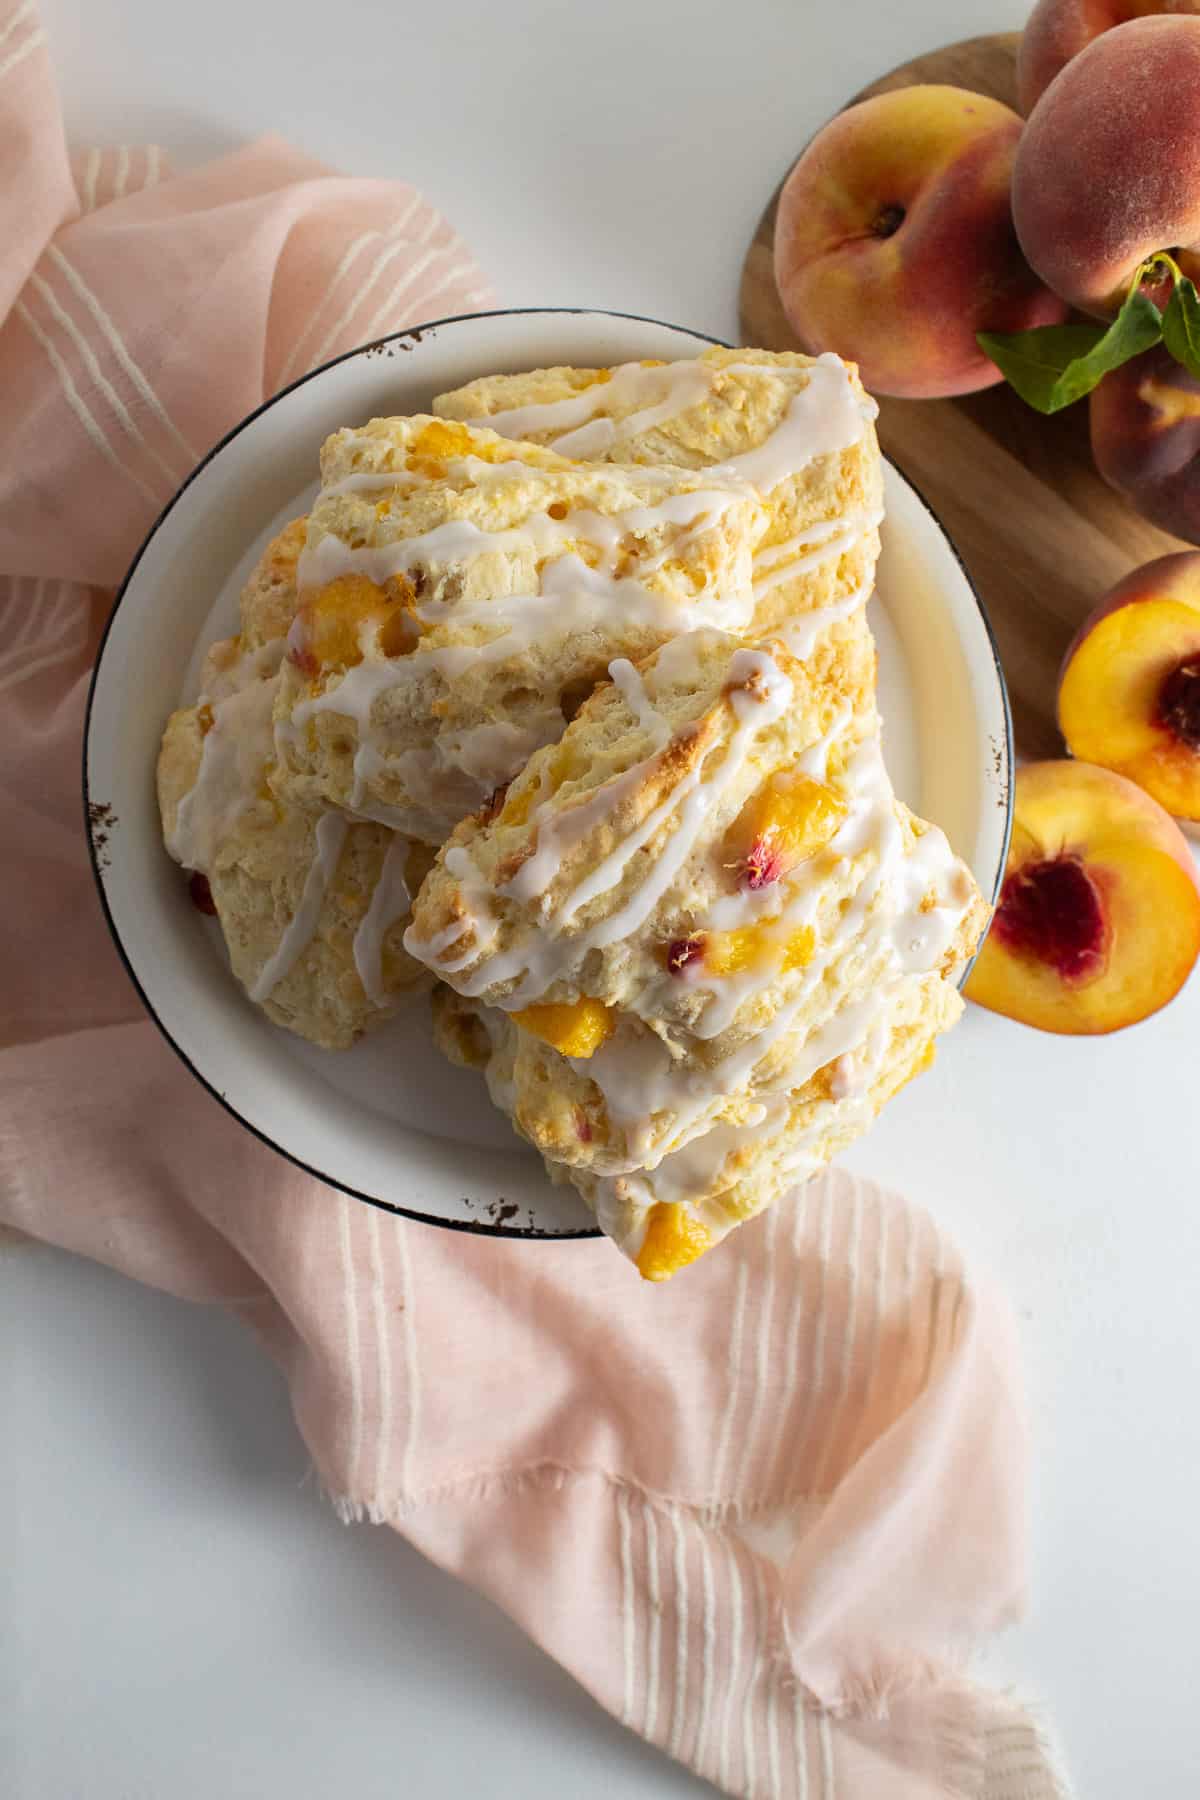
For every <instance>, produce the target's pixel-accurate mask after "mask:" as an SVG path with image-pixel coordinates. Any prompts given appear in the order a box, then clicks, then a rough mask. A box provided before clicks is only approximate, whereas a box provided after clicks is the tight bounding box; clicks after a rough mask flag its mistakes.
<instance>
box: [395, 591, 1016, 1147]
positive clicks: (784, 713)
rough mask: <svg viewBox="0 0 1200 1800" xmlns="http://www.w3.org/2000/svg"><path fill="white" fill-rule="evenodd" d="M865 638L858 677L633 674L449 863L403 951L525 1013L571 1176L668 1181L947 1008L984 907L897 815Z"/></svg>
mask: <svg viewBox="0 0 1200 1800" xmlns="http://www.w3.org/2000/svg"><path fill="white" fill-rule="evenodd" d="M861 632H862V636H863V639H864V640H865V649H864V652H863V653H862V655H861V656H860V658H859V660H858V661H857V662H854V661H847V659H846V654H845V650H844V648H839V647H835V646H834V645H833V644H832V643H831V642H829V641H826V642H825V643H823V645H822V646H820V647H818V649H817V651H815V652H814V654H813V656H811V657H810V658H809V659H808V660H807V661H806V662H803V663H800V662H797V661H796V660H795V659H794V658H792V657H791V656H790V655H789V653H788V652H787V650H786V649H785V648H784V647H783V646H782V645H780V644H776V643H772V644H769V645H767V646H763V647H759V648H751V647H747V646H745V645H741V644H739V643H737V642H736V641H735V640H732V639H730V638H728V637H726V636H724V635H722V634H719V633H696V634H693V635H692V636H690V637H687V638H680V639H676V640H675V641H674V642H673V643H671V644H669V645H667V646H665V647H664V648H663V649H662V650H661V651H659V652H658V653H657V654H656V655H655V656H654V657H653V658H651V659H650V660H649V661H648V662H647V663H646V664H645V665H644V666H643V667H642V669H641V670H640V671H638V670H635V669H633V668H632V666H630V665H623V666H622V665H616V666H615V667H614V671H613V675H614V681H613V684H612V685H610V686H605V687H602V688H601V689H599V690H598V691H597V693H596V694H595V695H594V696H593V697H592V699H591V700H589V701H588V702H587V704H586V705H585V706H584V707H583V708H582V709H581V711H580V713H579V715H578V717H577V718H576V719H575V721H574V722H573V724H572V725H571V727H570V728H569V729H568V731H567V732H566V733H565V735H564V737H563V739H562V741H561V743H560V744H559V745H558V746H557V747H556V749H554V750H551V751H542V752H539V753H538V755H537V756H535V757H534V758H533V759H532V760H531V762H530V764H529V766H528V768H527V769H526V770H525V771H524V772H523V774H522V775H521V776H520V778H519V779H518V780H517V781H515V782H514V783H513V784H512V786H511V787H510V788H509V790H508V793H507V796H506V797H505V799H504V802H503V805H502V806H501V807H500V808H499V809H498V810H497V811H495V812H494V814H484V815H482V816H480V817H479V818H476V819H473V820H467V821H464V822H463V824H462V825H461V826H460V827H459V828H458V830H457V831H456V832H455V833H454V836H453V837H452V838H451V839H450V841H449V842H448V844H447V845H446V846H445V847H444V849H443V851H442V852H441V854H440V856H439V858H438V861H437V864H436V865H435V867H434V869H433V870H432V872H431V873H430V875H429V877H428V878H427V879H426V881H425V883H424V885H423V887H422V889H421V892H420V894H419V895H418V898H417V903H416V906H415V909H414V916H413V924H412V926H411V927H410V929H409V931H408V933H407V934H406V938H405V943H406V946H407V948H408V949H409V950H410V952H411V953H412V954H414V955H415V956H417V957H419V958H421V959H422V960H424V961H426V962H427V963H428V964H429V966H430V967H431V969H433V971H434V972H435V973H436V974H437V975H438V976H439V977H440V978H441V979H442V980H443V981H445V982H447V983H448V984H449V985H450V986H452V987H453V988H455V989H456V990H457V991H458V992H459V993H461V994H463V995H465V996H467V997H468V998H472V999H479V1000H482V1001H484V1002H485V1003H487V1004H488V1005H491V1006H499V1007H501V1008H503V1009H504V1011H505V1012H507V1013H508V1014H509V1015H511V1017H512V1018H513V1020H514V1021H515V1024H516V1026H517V1027H518V1028H519V1029H518V1030H517V1032H516V1036H515V1040H514V1044H513V1047H512V1057H511V1061H512V1070H511V1106H510V1111H511V1113H512V1116H513V1118H514V1122H515V1123H516V1125H517V1127H518V1129H519V1130H520V1131H521V1132H522V1133H523V1135H525V1136H526V1137H527V1138H529V1140H530V1141H531V1142H532V1143H534V1144H535V1145H536V1146H537V1148H538V1149H539V1150H541V1151H542V1152H543V1153H544V1154H545V1155H546V1156H547V1157H549V1158H551V1159H552V1160H553V1161H555V1162H559V1163H564V1164H569V1165H571V1166H572V1168H573V1169H576V1170H586V1171H588V1172H589V1173H590V1174H591V1175H594V1176H616V1175H625V1174H632V1173H634V1172H637V1171H641V1170H650V1171H653V1170H654V1169H655V1168H656V1166H657V1165H658V1164H660V1163H661V1162H662V1160H663V1158H665V1157H668V1156H670V1155H672V1154H673V1153H674V1152H677V1151H679V1150H681V1149H682V1148H683V1147H684V1146H685V1145H687V1144H689V1143H690V1142H691V1141H692V1140H693V1139H694V1138H697V1137H699V1136H701V1135H702V1134H703V1133H705V1132H706V1131H708V1130H710V1129H711V1128H712V1127H713V1126H714V1125H717V1124H723V1125H726V1126H729V1127H737V1128H740V1127H749V1126H753V1125H754V1124H755V1123H756V1122H757V1121H758V1120H759V1119H761V1117H762V1105H763V1100H764V1096H765V1095H776V1094H778V1093H779V1092H780V1091H781V1090H788V1091H791V1090H800V1089H803V1088H804V1087H805V1085H806V1084H807V1083H808V1082H809V1081H811V1080H812V1079H814V1078H815V1077H816V1076H818V1075H819V1073H820V1071H821V1070H822V1069H823V1068H824V1067H825V1066H826V1065H827V1064H828V1063H829V1062H830V1061H831V1060H833V1059H835V1058H836V1057H837V1056H841V1055H845V1054H851V1053H857V1051H858V1049H859V1048H860V1046H861V1043H862V1041H865V1039H866V1038H867V1037H868V1035H869V1033H870V1031H871V1030H872V1029H873V1027H874V1025H875V1024H876V1022H877V1019H878V1016H879V1014H880V1012H881V1010H882V1009H883V1008H884V1007H885V1006H886V1005H890V1004H893V1003H894V1004H900V1002H901V999H902V991H901V990H902V989H903V988H904V987H905V986H906V985H907V986H911V985H913V984H917V985H920V984H921V983H926V984H927V985H930V986H931V988H932V989H933V990H934V991H935V992H936V990H938V989H939V988H945V989H946V991H947V993H949V994H951V995H952V994H953V983H954V981H955V979H956V977H957V975H958V973H959V972H960V970H961V968H962V966H963V964H964V963H965V960H966V958H967V957H968V956H969V955H970V953H971V950H972V949H973V947H974V945H975V942H976V941H977V939H978V936H979V934H980V932H981V930H982V927H983V923H984V920H985V918H986V908H985V906H984V904H983V902H982V900H981V898H980V896H979V894H978V892H977V890H976V888H975V885H974V883H973V881H972V880H971V877H970V875H969V873H968V871H967V870H966V868H965V866H964V865H963V864H962V863H960V862H959V861H958V859H957V858H956V857H954V855H953V854H952V852H951V851H950V848H949V846H948V845H947V843H946V840H945V838H944V836H943V835H942V833H941V832H940V831H938V830H937V829H936V828H935V827H932V826H928V825H925V824H924V823H923V822H922V821H920V820H918V819H915V818H914V817H913V815H912V814H911V813H910V812H909V811H908V809H907V808H906V807H904V806H903V805H902V804H901V803H900V802H898V801H897V800H896V799H895V796H894V795H893V793H892V789H891V785H890V783H889V781H888V778H887V774H886V771H885V769H884V765H883V759H882V752H881V747H880V742H879V731H878V719H877V716H876V713H875V710H874V704H873V694H872V687H873V683H872V673H873V664H872V659H871V654H870V638H869V634H868V633H867V632H866V627H865V624H862V625H861ZM823 659H824V660H823ZM948 1005H949V1006H950V1008H951V1010H953V1007H954V1005H955V1001H954V1000H951V1001H950V1002H948ZM940 1006H941V1001H940V1000H938V1002H937V1005H936V1006H935V1011H937V1009H938V1007H940ZM939 1017H940V1014H939Z"/></svg>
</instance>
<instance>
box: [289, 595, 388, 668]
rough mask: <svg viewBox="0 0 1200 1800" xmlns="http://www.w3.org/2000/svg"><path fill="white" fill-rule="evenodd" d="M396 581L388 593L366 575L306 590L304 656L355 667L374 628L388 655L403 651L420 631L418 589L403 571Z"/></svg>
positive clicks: (330, 664) (323, 663)
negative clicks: (415, 615)
mask: <svg viewBox="0 0 1200 1800" xmlns="http://www.w3.org/2000/svg"><path fill="white" fill-rule="evenodd" d="M391 586H392V589H393V591H391V592H389V591H388V589H387V588H382V587H380V586H379V585H378V583H377V582H374V581H371V580H370V579H369V578H368V577H367V576H366V575H339V576H338V577H337V579H336V580H334V581H330V582H328V583H327V584H326V585H325V586H324V587H322V588H317V589H316V590H315V591H314V592H312V593H310V594H306V595H305V597H304V601H303V605H302V607H301V612H300V619H301V628H302V631H303V645H304V656H305V658H306V659H310V660H311V662H312V663H314V664H315V665H316V666H317V667H318V668H343V669H350V668H353V667H354V665H355V664H356V663H360V662H361V661H362V659H363V649H364V638H365V637H366V634H367V633H368V632H369V631H371V630H373V631H374V632H375V637H376V643H377V645H378V647H379V649H380V650H382V652H383V654H384V655H385V656H403V655H404V654H405V652H406V651H407V650H409V649H410V648H411V647H412V643H413V639H414V636H415V632H414V628H413V622H412V615H411V612H410V610H409V608H410V606H411V602H412V599H413V592H412V588H411V587H410V585H409V584H408V582H407V581H405V579H404V577H403V576H399V577H397V578H396V579H395V581H394V582H393V583H392V584H391Z"/></svg>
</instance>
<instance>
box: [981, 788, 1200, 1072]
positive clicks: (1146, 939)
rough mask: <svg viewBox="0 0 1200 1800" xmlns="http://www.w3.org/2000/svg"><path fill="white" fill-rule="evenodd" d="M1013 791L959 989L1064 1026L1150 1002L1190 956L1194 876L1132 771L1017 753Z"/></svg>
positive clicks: (1174, 988)
mask: <svg viewBox="0 0 1200 1800" xmlns="http://www.w3.org/2000/svg"><path fill="white" fill-rule="evenodd" d="M1015 801H1016V805H1015V816H1014V821H1013V838H1012V847H1011V849H1010V851H1009V856H1008V867H1007V870H1006V871H1005V876H1004V886H1003V887H1002V889H1001V891H1000V902H999V905H998V906H997V908H996V913H995V916H994V918H993V920H992V926H991V930H990V931H989V933H988V935H987V938H986V940H985V942H984V946H983V949H982V950H981V951H980V953H979V957H978V960H977V961H976V964H975V967H974V968H973V969H972V971H971V976H970V979H969V981H968V982H967V988H966V991H967V994H968V996H969V997H970V998H971V999H972V1000H974V1001H977V1002H978V1004H979V1005H980V1006H986V1007H988V1008H990V1009H991V1011H992V1012H998V1013H1004V1014H1005V1015H1006V1016H1007V1017H1008V1018H1010V1019H1019V1020H1020V1021H1021V1022H1022V1023H1023V1024H1026V1025H1035V1026H1037V1028H1038V1029H1039V1030H1041V1031H1056V1032H1063V1033H1068V1034H1071V1035H1077V1036H1078V1035H1091V1034H1096V1033H1101V1032H1108V1031H1118V1030H1120V1028H1121V1027H1122V1026H1124V1025H1133V1024H1135V1023H1136V1022H1137V1021H1138V1020H1139V1019H1144V1018H1146V1017H1147V1016H1148V1015H1149V1014H1150V1013H1153V1012H1157V1011H1158V1009H1159V1008H1160V1007H1162V1006H1165V1005H1166V1004H1167V1002H1168V1000H1170V999H1172V998H1173V997H1174V996H1175V995H1176V994H1177V993H1178V992H1179V989H1180V988H1181V987H1182V986H1183V984H1184V982H1185V981H1186V980H1187V978H1188V974H1189V972H1190V971H1191V969H1192V966H1193V964H1194V963H1195V961H1196V957H1197V954H1200V880H1198V879H1197V876H1196V866H1195V864H1194V862H1193V861H1192V854H1191V851H1190V849H1189V848H1188V844H1187V840H1186V839H1185V838H1184V836H1183V833H1182V832H1181V831H1180V829H1179V827H1178V825H1176V823H1175V821H1174V820H1173V819H1171V818H1170V817H1169V816H1168V815H1167V814H1166V813H1165V812H1164V811H1163V809H1162V807H1161V806H1159V804H1158V802H1157V801H1155V800H1152V799H1151V798H1150V796H1149V795H1148V794H1144V793H1143V792H1142V790H1141V788H1139V787H1135V786H1134V784H1133V782H1132V781H1126V779H1125V777H1124V776H1123V775H1115V774H1114V773H1113V772H1112V770H1111V769H1097V768H1093V767H1092V766H1091V765H1090V764H1089V763H1079V762H1044V763H1029V764H1027V765H1026V766H1025V767H1024V768H1022V769H1019V770H1018V771H1017V779H1016V794H1015Z"/></svg>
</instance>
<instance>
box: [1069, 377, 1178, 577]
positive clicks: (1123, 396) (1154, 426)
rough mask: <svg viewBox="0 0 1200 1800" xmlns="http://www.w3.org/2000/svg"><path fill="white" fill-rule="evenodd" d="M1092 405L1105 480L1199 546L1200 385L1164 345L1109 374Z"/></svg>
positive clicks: (1099, 462) (1099, 464) (1166, 528)
mask: <svg viewBox="0 0 1200 1800" xmlns="http://www.w3.org/2000/svg"><path fill="white" fill-rule="evenodd" d="M1088 404H1089V408H1090V421H1091V432H1092V455H1093V457H1094V458H1095V462H1096V467H1097V469H1099V471H1100V473H1101V475H1103V477H1104V479H1105V481H1107V482H1108V483H1109V485H1110V486H1111V487H1115V488H1116V489H1117V491H1118V492H1119V493H1122V494H1124V495H1125V497H1126V499H1127V500H1129V501H1130V502H1131V503H1132V504H1133V505H1134V506H1136V508H1137V510H1138V511H1139V512H1140V513H1141V514H1142V515H1143V516H1144V517H1145V518H1147V519H1150V520H1151V521H1152V522H1153V523H1154V524H1155V525H1158V526H1161V528H1162V530H1163V531H1170V532H1173V533H1174V534H1175V536H1176V537H1181V538H1187V539H1188V541H1189V542H1190V543H1193V544H1200V380H1197V378H1196V377H1195V376H1194V375H1189V374H1188V372H1187V370H1186V369H1184V368H1182V367H1181V366H1180V364H1179V363H1177V362H1176V361H1175V359H1174V357H1173V356H1171V355H1169V354H1168V352H1167V351H1166V350H1164V349H1162V347H1161V346H1159V347H1156V348H1155V349H1153V350H1147V351H1145V352H1144V353H1143V354H1142V355H1141V356H1135V357H1134V359H1133V361H1132V362H1127V363H1125V364H1123V366H1122V367H1121V368H1119V369H1114V371H1113V373H1112V374H1111V375H1106V376H1105V378H1104V380H1103V381H1102V382H1101V383H1100V386H1099V387H1098V388H1097V389H1096V390H1095V392H1094V393H1093V395H1092V397H1091V400H1090V401H1089V403H1088Z"/></svg>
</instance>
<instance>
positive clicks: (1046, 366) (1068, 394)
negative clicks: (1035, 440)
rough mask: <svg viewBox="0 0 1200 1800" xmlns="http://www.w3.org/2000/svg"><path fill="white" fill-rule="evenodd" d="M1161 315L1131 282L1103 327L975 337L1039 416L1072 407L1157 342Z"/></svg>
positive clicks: (1049, 328)
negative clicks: (1113, 372) (1120, 301)
mask: <svg viewBox="0 0 1200 1800" xmlns="http://www.w3.org/2000/svg"><path fill="white" fill-rule="evenodd" d="M1162 335H1163V320H1162V314H1161V313H1160V312H1159V310H1158V308H1157V306H1155V304H1154V302H1153V301H1152V300H1148V299H1147V298H1146V296H1145V294H1143V293H1141V291H1140V290H1139V288H1138V287H1137V285H1136V284H1135V285H1134V286H1133V287H1131V288H1130V291H1129V293H1128V294H1127V295H1126V297H1125V302H1124V304H1123V306H1122V307H1121V310H1120V312H1119V313H1118V314H1117V316H1116V318H1115V319H1114V320H1113V322H1112V324H1111V325H1109V326H1108V327H1107V329H1106V328H1105V327H1104V326H1102V325H1041V326H1038V327H1037V328H1036V329H1035V330H1033V331H1015V332H1010V333H1005V334H1000V333H996V332H990V331H981V332H979V333H978V342H979V346H980V349H981V350H983V352H984V353H985V355H987V356H990V357H991V359H992V361H993V362H994V363H995V365H996V367H997V368H998V369H999V370H1000V372H1001V374H1002V375H1003V376H1004V378H1005V380H1006V381H1007V382H1008V383H1009V385H1010V386H1011V387H1014V388H1015V389H1016V391H1017V393H1018V394H1020V396H1021V398H1022V400H1024V401H1026V402H1027V404H1028V405H1030V406H1032V407H1035V408H1036V409H1037V411H1038V412H1041V413H1055V412H1061V410H1062V408H1063V407H1064V406H1072V405H1073V404H1074V403H1075V401H1076V400H1082V399H1083V397H1084V395H1085V394H1090V393H1091V391H1092V389H1093V388H1094V387H1096V386H1098V385H1099V383H1100V382H1101V381H1103V379H1104V377H1105V376H1106V375H1109V374H1111V373H1112V371H1113V370H1114V369H1119V368H1120V367H1121V364H1122V363H1126V362H1128V361H1129V360H1130V358H1131V357H1134V356H1140V355H1141V354H1142V351H1143V350H1149V349H1150V348H1151V347H1152V345H1154V344H1157V343H1159V342H1160V340H1161V338H1162Z"/></svg>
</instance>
